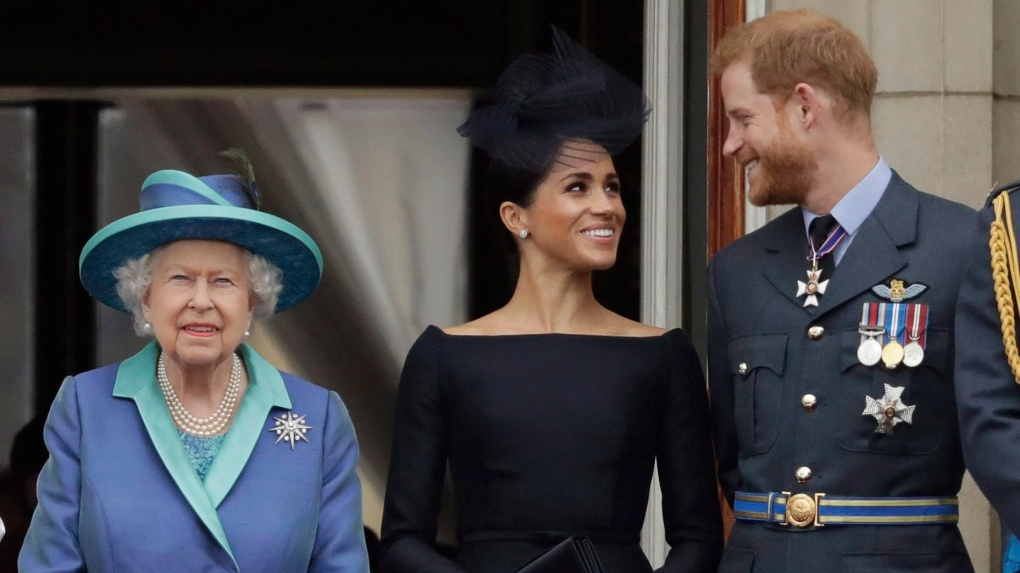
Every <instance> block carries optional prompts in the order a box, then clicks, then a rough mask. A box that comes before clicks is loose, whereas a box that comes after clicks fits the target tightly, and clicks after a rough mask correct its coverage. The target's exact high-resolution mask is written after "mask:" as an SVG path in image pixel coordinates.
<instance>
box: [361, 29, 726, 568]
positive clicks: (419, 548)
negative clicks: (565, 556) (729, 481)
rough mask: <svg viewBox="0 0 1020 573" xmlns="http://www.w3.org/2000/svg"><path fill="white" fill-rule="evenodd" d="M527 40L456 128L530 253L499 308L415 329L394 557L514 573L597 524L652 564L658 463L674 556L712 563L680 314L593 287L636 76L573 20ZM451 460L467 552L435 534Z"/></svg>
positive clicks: (610, 228) (712, 491)
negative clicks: (651, 507) (484, 158)
mask: <svg viewBox="0 0 1020 573" xmlns="http://www.w3.org/2000/svg"><path fill="white" fill-rule="evenodd" d="M554 43H555V45H556V55H555V56H525V57H524V58H521V59H520V60H518V61H516V62H514V63H513V64H511V65H510V66H509V67H508V68H507V69H506V70H505V71H504V72H503V74H502V75H501V76H500V79H499V83H498V84H497V86H496V95H495V99H496V103H495V104H494V105H492V106H489V107H486V108H482V109H480V110H478V111H476V112H475V113H473V114H472V116H471V118H470V119H469V120H468V122H467V123H465V124H464V125H463V126H461V129H460V131H461V134H463V135H465V136H466V137H469V138H471V140H472V142H473V143H475V144H476V145H478V146H479V147H482V148H483V149H485V150H486V151H487V152H488V153H489V155H490V157H491V159H492V165H491V168H490V173H489V186H488V191H487V192H488V194H489V196H488V200H489V201H490V211H492V212H493V213H494V214H495V215H498V217H499V224H500V225H501V226H502V227H505V228H506V230H507V233H508V238H512V242H513V246H514V248H515V250H516V251H517V253H518V254H519V257H520V258H519V260H520V275H519V278H518V282H517V287H516V290H515V292H514V295H513V298H512V299H511V300H510V302H509V303H508V304H507V305H506V306H504V307H503V308H501V309H499V310H497V311H495V312H493V313H492V314H489V315H487V316H484V317H482V318H480V319H478V320H475V321H473V322H469V323H467V324H463V325H460V326H456V327H453V328H447V329H445V330H441V329H439V328H436V327H434V326H430V327H429V328H428V329H426V331H425V332H424V333H423V334H422V335H421V337H420V338H419V339H418V341H417V342H416V343H415V344H414V346H413V348H412V349H411V351H410V353H409V354H408V357H407V361H406V363H405V364H404V371H403V374H402V376H401V380H400V389H399V395H398V399H397V412H396V428H395V432H394V437H393V440H394V442H393V452H392V458H391V461H390V470H389V481H388V484H387V490H386V503H385V509H384V513H383V536H382V553H381V563H382V570H383V571H384V572H385V573H417V572H426V571H428V572H451V573H452V572H460V573H463V572H465V571H467V572H470V573H513V572H514V571H517V570H518V569H519V568H520V567H521V566H523V565H524V564H525V563H527V562H528V561H529V560H531V559H532V558H533V557H535V556H536V555H538V554H540V553H542V552H543V551H545V550H547V549H549V548H550V547H552V546H554V545H555V544H556V543H557V542H559V541H561V540H562V539H564V538H566V537H568V536H572V535H578V536H586V537H589V538H590V539H591V540H592V542H594V545H595V548H596V551H597V553H598V556H599V559H600V560H601V562H602V565H603V566H604V568H605V570H606V571H607V572H609V573H637V572H649V571H651V570H652V569H651V566H650V565H649V563H648V560H647V559H646V558H645V556H644V554H643V552H642V551H641V548H640V546H639V536H640V531H641V526H642V523H643V520H644V515H645V508H646V505H647V501H648V492H649V485H650V481H651V477H652V468H653V465H654V463H655V461H656V460H657V461H658V464H659V477H660V482H661V485H662V490H663V514H664V516H665V524H666V540H667V541H668V542H669V544H670V546H671V547H672V549H671V551H670V553H669V556H668V557H667V559H666V564H665V566H664V567H663V568H662V569H660V571H667V572H681V571H683V572H693V573H709V572H714V571H715V570H716V566H717V564H718V560H719V555H720V552H721V549H722V527H721V521H720V517H719V507H718V502H717V496H716V485H715V484H716V481H715V469H714V464H713V458H712V453H711V451H712V450H711V441H710V433H709V432H710V430H709V418H708V400H707V396H706V390H705V383H704V378H703V375H702V371H701V365H700V361H699V359H698V357H697V355H696V354H695V351H694V349H693V347H692V346H691V344H690V341H689V340H688V339H687V336H686V335H685V334H684V333H683V332H682V331H680V330H671V331H668V332H667V331H664V330H662V329H659V328H654V327H651V326H646V325H643V324H640V323H637V322H633V321H631V320H628V319H626V318H624V317H621V316H619V315H617V314H614V313H613V312H611V311H609V310H607V309H606V308H604V307H603V306H601V305H600V304H599V303H598V302H597V301H596V300H595V298H594V296H593V294H592V286H591V276H592V272H593V271H596V270H603V269H606V268H609V267H610V266H612V265H613V263H614V262H615V260H616V250H617V241H618V238H619V236H620V232H621V230H622V228H623V224H624V220H625V218H626V213H625V212H624V209H623V204H622V203H621V200H620V193H621V188H620V181H619V179H618V178H617V175H616V172H615V170H614V168H613V161H612V157H611V155H612V154H614V153H618V152H620V151H622V149H623V148H624V147H626V146H627V145H628V144H629V143H631V142H632V141H633V140H634V139H635V138H636V137H637V136H638V135H639V134H640V131H641V128H642V126H643V123H644V120H645V118H646V117H647V114H648V111H647V100H646V98H645V97H644V95H643V94H642V93H641V90H640V88H639V87H638V86H636V85H635V84H634V83H633V82H631V81H630V80H628V79H627V78H624V77H623V76H622V75H620V74H619V73H618V72H616V71H615V70H613V69H611V68H609V67H608V66H606V65H605V64H603V63H602V62H600V61H599V60H597V59H596V58H595V57H594V56H592V55H591V54H589V53H587V52H586V51H584V49H583V48H581V47H580V46H577V45H575V44H573V42H571V41H570V40H569V39H568V38H566V36H565V35H563V34H562V32H559V31H558V30H557V31H554ZM447 462H449V466H450V470H451V473H452V477H453V483H454V491H455V495H456V501H457V517H458V533H459V540H460V551H459V553H458V555H457V559H456V561H455V562H454V561H450V560H448V559H446V558H444V557H442V556H441V555H440V554H439V553H438V552H437V551H436V550H435V549H434V548H433V543H434V541H435V536H436V529H437V520H438V514H439V503H440V491H441V489H442V484H443V479H444V475H445V472H446V467H447Z"/></svg>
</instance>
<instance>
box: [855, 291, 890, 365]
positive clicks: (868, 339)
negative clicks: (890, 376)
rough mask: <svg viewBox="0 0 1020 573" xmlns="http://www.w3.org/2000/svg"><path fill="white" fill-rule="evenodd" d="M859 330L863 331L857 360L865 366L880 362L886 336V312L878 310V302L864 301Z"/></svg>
mask: <svg viewBox="0 0 1020 573" xmlns="http://www.w3.org/2000/svg"><path fill="white" fill-rule="evenodd" d="M857 332H859V333H861V344H860V346H858V347H857V360H859V361H860V363H861V364H863V365H865V366H874V365H876V364H878V363H879V362H880V361H881V360H882V340H883V337H884V336H885V314H884V313H880V312H878V303H874V302H866V303H864V307H863V309H862V310H861V323H860V325H858V327H857Z"/></svg>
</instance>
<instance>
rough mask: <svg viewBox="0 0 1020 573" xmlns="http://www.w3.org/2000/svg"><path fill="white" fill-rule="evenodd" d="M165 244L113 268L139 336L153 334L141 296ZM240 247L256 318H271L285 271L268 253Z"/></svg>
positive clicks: (147, 288) (146, 291) (149, 281)
mask: <svg viewBox="0 0 1020 573" xmlns="http://www.w3.org/2000/svg"><path fill="white" fill-rule="evenodd" d="M165 247H166V245H164V246H162V247H157V248H155V249H153V250H152V251H151V252H149V253H146V254H144V255H142V256H140V257H138V258H137V259H128V260H127V261H125V262H124V264H123V265H121V266H120V267H118V268H117V270H115V271H113V276H115V277H117V295H118V296H120V299H121V300H122V301H124V306H126V307H127V309H128V310H130V311H131V314H132V316H134V319H135V323H134V327H135V334H137V335H138V336H152V335H153V333H152V330H151V329H147V328H145V325H146V321H145V316H144V315H143V314H142V300H143V299H144V298H145V295H146V294H147V293H148V292H149V285H151V284H152V269H153V267H154V266H155V262H156V258H157V257H158V256H159V253H161V252H162V251H163V249H164V248H165ZM241 250H242V251H244V257H245V261H246V262H247V263H248V284H249V287H250V294H251V296H252V297H254V299H255V311H254V315H255V318H257V319H262V318H268V317H270V316H272V315H273V312H274V311H275V310H276V301H277V299H278V298H279V297H280V291H282V290H283V272H282V271H280V268H279V267H277V266H276V265H274V264H273V263H271V262H269V261H268V260H266V259H265V257H262V256H259V255H256V254H255V253H252V252H251V251H249V250H247V249H244V248H243V247H242V249H241Z"/></svg>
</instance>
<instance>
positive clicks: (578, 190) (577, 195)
mask: <svg viewBox="0 0 1020 573" xmlns="http://www.w3.org/2000/svg"><path fill="white" fill-rule="evenodd" d="M567 146H568V147H569V153H570V156H571V161H570V163H571V164H572V165H576V167H569V166H568V167H566V168H565V169H558V170H556V171H551V172H550V173H548V174H547V175H546V176H545V177H544V178H543V179H542V181H541V182H539V184H538V186H537V187H536V189H535V191H534V194H533V195H532V201H531V204H530V205H529V206H528V207H526V208H522V209H521V211H522V213H521V223H522V224H523V227H524V228H526V229H527V230H528V232H529V237H528V238H527V239H525V240H524V241H523V242H524V243H530V246H525V245H522V247H523V248H522V251H521V252H522V255H524V256H527V251H528V250H531V249H532V247H534V248H537V249H538V250H539V251H540V252H541V253H542V254H544V255H545V256H547V257H550V258H551V259H553V260H554V261H556V262H558V263H559V265H561V266H564V267H568V268H571V269H576V270H582V271H583V270H588V271H592V270H604V269H608V268H609V267H611V266H613V264H614V263H615V262H616V252H617V247H618V246H619V243H620V233H621V231H623V224H624V222H625V221H626V219H627V212H626V211H625V210H624V208H623V201H622V200H621V197H620V179H619V177H618V176H617V175H616V169H615V167H614V166H613V159H612V157H610V156H609V154H608V153H606V150H605V149H604V148H602V147H601V146H598V145H595V144H593V143H588V142H579V141H571V142H568V144H567Z"/></svg>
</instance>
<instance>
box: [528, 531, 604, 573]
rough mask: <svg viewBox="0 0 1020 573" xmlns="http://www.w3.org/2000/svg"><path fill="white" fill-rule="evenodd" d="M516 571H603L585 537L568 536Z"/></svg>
mask: <svg viewBox="0 0 1020 573" xmlns="http://www.w3.org/2000/svg"><path fill="white" fill-rule="evenodd" d="M517 573H605V570H604V569H602V563H600V562H599V556H598V554H596V553H595V546H594V545H592V542H591V540H590V539H588V538H587V537H568V538H566V539H564V540H563V541H561V542H560V543H558V544H556V546H555V547H553V548H552V549H550V550H548V551H546V552H545V553H543V554H541V555H539V556H538V557H536V558H534V559H532V560H531V561H530V562H528V564H527V565H525V566H524V567H521V568H520V569H518V570H517Z"/></svg>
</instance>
